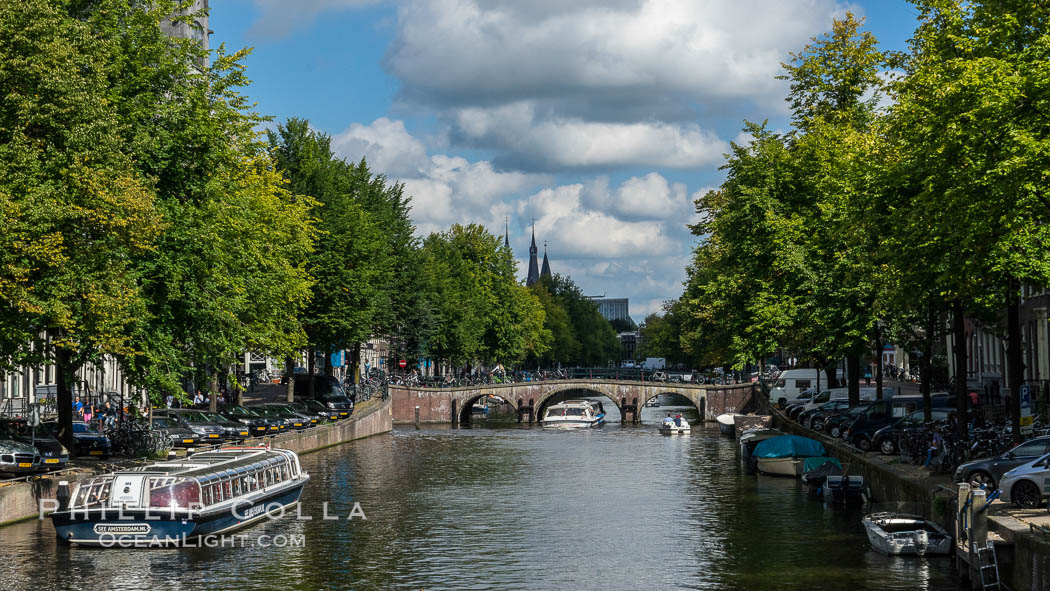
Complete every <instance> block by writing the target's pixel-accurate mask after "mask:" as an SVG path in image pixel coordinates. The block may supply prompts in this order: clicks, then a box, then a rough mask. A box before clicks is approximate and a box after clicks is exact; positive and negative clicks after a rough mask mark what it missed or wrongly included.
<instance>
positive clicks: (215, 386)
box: [208, 367, 219, 412]
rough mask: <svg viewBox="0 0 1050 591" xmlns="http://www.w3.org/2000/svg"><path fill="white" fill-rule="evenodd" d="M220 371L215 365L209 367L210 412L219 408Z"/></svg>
mask: <svg viewBox="0 0 1050 591" xmlns="http://www.w3.org/2000/svg"><path fill="white" fill-rule="evenodd" d="M218 398H219V372H218V371H216V370H215V368H214V367H212V368H209V369H208V412H216V411H217V410H219V400H218Z"/></svg>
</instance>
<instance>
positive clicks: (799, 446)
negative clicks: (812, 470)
mask: <svg viewBox="0 0 1050 591" xmlns="http://www.w3.org/2000/svg"><path fill="white" fill-rule="evenodd" d="M752 455H753V456H754V457H755V458H756V459H757V460H758V471H759V472H761V473H763V474H772V475H777V476H792V477H795V478H798V477H799V476H800V475H801V474H802V466H803V463H804V462H805V459H806V458H813V457H821V456H824V455H825V451H824V444H823V443H821V442H819V441H817V440H815V439H810V438H809V437H801V436H799V435H780V436H778V437H772V438H770V439H766V440H765V441H761V442H759V444H758V445H756V446H755V451H754V452H752Z"/></svg>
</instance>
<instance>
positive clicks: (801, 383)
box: [795, 380, 813, 390]
mask: <svg viewBox="0 0 1050 591" xmlns="http://www.w3.org/2000/svg"><path fill="white" fill-rule="evenodd" d="M812 382H813V380H795V388H797V389H799V390H805V389H806V388H809V385H810V383H812Z"/></svg>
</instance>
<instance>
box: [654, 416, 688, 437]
mask: <svg viewBox="0 0 1050 591" xmlns="http://www.w3.org/2000/svg"><path fill="white" fill-rule="evenodd" d="M668 418H670V417H668ZM659 429H660V433H662V434H664V435H674V434H676V433H678V434H685V433H689V432H690V430H691V429H690V428H689V421H687V420H686V418H685V417H683V416H682V415H678V416H676V417H675V418H673V419H671V420H670V421H668V420H667V419H664V422H662V423H660V428H659Z"/></svg>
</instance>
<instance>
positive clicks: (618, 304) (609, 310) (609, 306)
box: [590, 297, 631, 321]
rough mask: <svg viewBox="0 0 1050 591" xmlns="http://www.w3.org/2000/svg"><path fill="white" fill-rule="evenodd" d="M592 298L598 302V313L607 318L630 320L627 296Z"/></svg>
mask: <svg viewBox="0 0 1050 591" xmlns="http://www.w3.org/2000/svg"><path fill="white" fill-rule="evenodd" d="M590 299H591V301H593V302H594V303H596V304H598V313H599V314H601V315H602V317H603V318H605V319H606V320H610V321H611V320H630V318H631V314H630V306H629V305H628V301H627V298H604V297H592V298H590Z"/></svg>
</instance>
